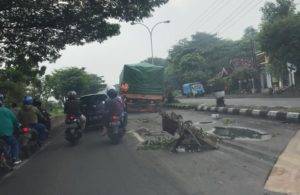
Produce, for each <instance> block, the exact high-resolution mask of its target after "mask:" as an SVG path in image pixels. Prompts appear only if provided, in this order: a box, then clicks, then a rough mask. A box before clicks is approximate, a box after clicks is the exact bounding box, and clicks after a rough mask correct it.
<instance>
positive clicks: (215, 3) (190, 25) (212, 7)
mask: <svg viewBox="0 0 300 195" xmlns="http://www.w3.org/2000/svg"><path fill="white" fill-rule="evenodd" d="M217 3H218V0H215V1H214V2H213V3H212V4H210V6H209V7H208V8H207V9H206V10H205V11H204V12H202V13H201V14H200V15H199V16H197V17H196V18H195V19H194V20H193V21H192V22H191V23H190V24H189V25H188V26H187V27H186V28H185V29H184V30H183V31H182V32H181V33H180V34H179V36H180V35H183V34H185V33H186V32H187V31H188V30H189V29H190V28H191V27H192V26H193V25H194V24H195V23H197V22H199V20H200V21H202V20H203V16H205V15H206V14H207V13H209V12H210V11H212V10H213V9H215V8H216V5H217ZM177 37H178V36H177Z"/></svg>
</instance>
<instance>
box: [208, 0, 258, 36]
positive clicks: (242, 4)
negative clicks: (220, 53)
mask: <svg viewBox="0 0 300 195" xmlns="http://www.w3.org/2000/svg"><path fill="white" fill-rule="evenodd" d="M247 1H248V0H244V1H243V2H242V3H241V4H240V5H239V6H238V7H237V8H236V9H234V10H233V11H232V12H231V13H230V14H229V15H228V16H227V17H226V18H225V19H224V20H222V22H220V23H219V24H218V25H217V26H216V28H214V30H213V31H212V32H217V31H218V29H219V28H220V27H222V26H223V25H224V24H226V22H227V21H229V20H231V18H232V17H234V15H235V14H236V13H237V12H238V11H240V9H243V7H246V6H248V4H249V3H248V4H246V6H244V5H245V3H246V2H247ZM251 2H253V1H252V0H250V3H251Z"/></svg>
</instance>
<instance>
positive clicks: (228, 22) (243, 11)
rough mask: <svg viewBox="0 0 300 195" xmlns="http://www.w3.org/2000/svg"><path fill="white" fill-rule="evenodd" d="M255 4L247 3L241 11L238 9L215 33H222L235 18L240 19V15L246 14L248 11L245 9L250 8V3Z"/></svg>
mask: <svg viewBox="0 0 300 195" xmlns="http://www.w3.org/2000/svg"><path fill="white" fill-rule="evenodd" d="M253 2H254V3H255V1H250V2H249V3H247V4H246V5H245V6H244V7H243V9H240V10H239V11H238V12H237V13H236V14H235V15H234V16H233V17H231V19H230V20H228V21H227V22H226V23H224V24H223V25H221V26H220V27H219V28H218V29H217V30H216V31H215V32H216V33H218V32H220V31H222V29H224V28H226V27H228V25H230V24H231V22H232V21H234V20H236V19H237V18H240V17H241V15H244V13H247V12H248V9H246V8H247V7H250V6H251V5H252V3H253ZM245 10H246V12H245Z"/></svg>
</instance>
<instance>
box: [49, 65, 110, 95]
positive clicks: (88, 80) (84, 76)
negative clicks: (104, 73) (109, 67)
mask: <svg viewBox="0 0 300 195" xmlns="http://www.w3.org/2000/svg"><path fill="white" fill-rule="evenodd" d="M46 86H47V88H48V89H50V91H51V94H52V95H53V96H54V97H55V98H56V99H58V100H61V101H64V98H65V96H66V94H67V93H68V92H69V91H72V90H74V91H76V92H77V93H78V94H79V95H86V94H89V93H97V92H99V91H101V90H103V89H104V88H105V85H104V81H103V78H102V77H99V76H97V75H95V74H88V73H87V72H86V71H85V70H84V68H76V67H71V68H63V69H59V70H55V71H54V73H53V74H52V75H48V76H47V78H46Z"/></svg>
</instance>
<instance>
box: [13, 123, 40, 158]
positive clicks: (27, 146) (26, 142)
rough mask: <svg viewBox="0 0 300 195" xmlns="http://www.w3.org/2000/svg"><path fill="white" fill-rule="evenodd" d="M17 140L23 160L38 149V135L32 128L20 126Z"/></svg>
mask: <svg viewBox="0 0 300 195" xmlns="http://www.w3.org/2000/svg"><path fill="white" fill-rule="evenodd" d="M17 139H18V141H19V144H20V149H21V152H22V154H23V155H24V157H25V158H29V157H30V156H31V153H33V152H35V151H36V150H38V149H39V148H40V143H39V134H38V132H37V130H36V129H34V128H30V127H25V126H21V127H20V128H19V131H18V132H17Z"/></svg>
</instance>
